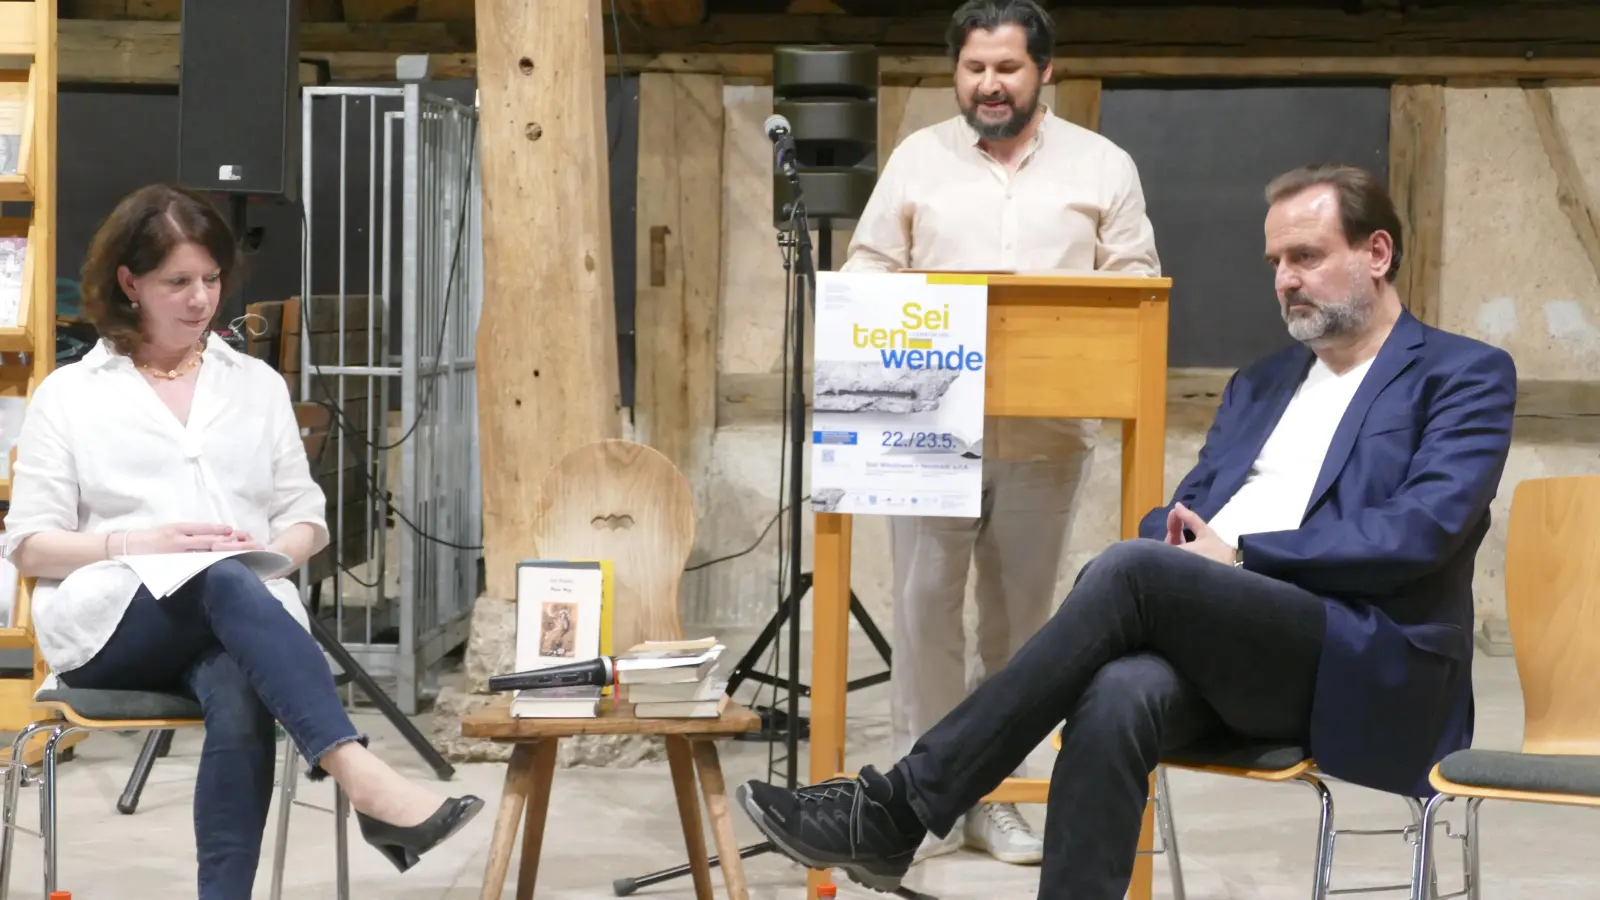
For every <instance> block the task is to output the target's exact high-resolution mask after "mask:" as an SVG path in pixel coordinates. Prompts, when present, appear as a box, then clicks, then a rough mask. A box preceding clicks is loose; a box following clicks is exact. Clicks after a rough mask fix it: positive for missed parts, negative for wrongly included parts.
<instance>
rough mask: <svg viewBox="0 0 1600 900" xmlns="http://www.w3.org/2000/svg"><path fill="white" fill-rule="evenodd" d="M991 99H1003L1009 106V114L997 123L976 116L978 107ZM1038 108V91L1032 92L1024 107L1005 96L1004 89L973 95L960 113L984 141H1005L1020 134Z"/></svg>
mask: <svg viewBox="0 0 1600 900" xmlns="http://www.w3.org/2000/svg"><path fill="white" fill-rule="evenodd" d="M991 100H1005V102H1006V104H1007V105H1008V106H1010V107H1011V115H1010V116H1009V117H1007V118H1006V119H1005V120H1004V121H1001V122H998V123H989V122H985V121H984V120H982V119H980V118H978V109H979V107H981V106H982V105H983V104H984V103H986V102H989V101H991ZM1038 109H1039V92H1038V91H1034V92H1033V96H1032V97H1030V98H1029V99H1028V105H1027V106H1026V107H1025V108H1024V107H1019V106H1017V103H1016V101H1015V100H1013V99H1012V98H1011V97H1009V96H1007V95H1006V93H1005V92H1004V91H999V92H997V93H994V94H988V95H985V96H982V97H979V96H974V97H973V98H972V103H971V105H969V106H967V107H966V108H964V109H963V110H961V113H962V115H964V116H965V117H966V119H967V124H968V125H971V126H972V128H973V130H974V131H976V132H978V136H979V137H981V138H983V139H984V140H986V141H1005V140H1010V139H1011V138H1014V137H1016V136H1017V135H1019V134H1021V133H1022V129H1024V128H1027V127H1028V123H1029V122H1031V121H1033V114H1034V113H1035V112H1036V111H1038Z"/></svg>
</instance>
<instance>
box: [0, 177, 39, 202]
mask: <svg viewBox="0 0 1600 900" xmlns="http://www.w3.org/2000/svg"><path fill="white" fill-rule="evenodd" d="M0 200H13V201H17V202H20V203H32V202H33V182H32V181H31V180H30V179H29V178H28V176H26V175H0Z"/></svg>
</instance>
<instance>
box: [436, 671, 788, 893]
mask: <svg viewBox="0 0 1600 900" xmlns="http://www.w3.org/2000/svg"><path fill="white" fill-rule="evenodd" d="M760 729H761V719H760V717H759V716H757V715H756V714H755V713H753V712H751V711H750V710H749V709H748V708H746V707H744V706H739V705H736V704H730V705H729V707H728V709H727V711H725V712H724V713H723V714H722V715H721V716H720V717H719V718H715V719H639V718H635V717H634V715H633V706H632V705H631V704H629V703H626V702H622V703H617V702H614V701H612V700H610V699H606V700H604V701H602V702H601V705H600V714H599V716H598V717H596V718H593V719H532V718H521V719H518V718H513V717H512V716H511V713H510V703H509V701H508V702H507V703H506V704H504V705H500V706H495V707H492V708H490V709H487V710H484V711H483V712H480V713H475V714H473V715H470V716H467V717H466V718H464V719H462V720H461V734H462V736H463V737H469V738H480V739H483V740H490V741H496V742H500V743H510V744H514V745H515V747H514V748H513V749H512V751H511V764H510V766H509V767H508V768H507V769H506V785H505V791H504V793H502V794H501V796H500V813H499V817H498V818H497V819H496V820H495V823H494V838H493V841H492V842H491V844H490V847H489V863H488V865H487V867H486V868H485V871H484V875H483V892H482V893H481V894H480V895H479V896H480V897H481V898H482V900H499V898H500V894H501V891H503V890H504V889H505V883H506V873H507V870H508V869H509V868H510V867H511V848H512V846H513V843H514V842H515V841H516V838H517V827H518V824H519V822H518V820H519V819H524V821H523V822H522V823H521V824H522V826H523V835H522V865H521V867H520V868H519V869H518V871H517V900H531V898H532V897H533V884H534V880H535V878H536V877H537V874H538V871H539V848H540V846H541V845H542V844H543V842H544V821H545V811H546V810H547V809H548V808H549V805H550V782H551V780H552V778H554V776H555V768H556V745H557V743H558V742H559V741H560V740H561V738H564V737H575V736H578V735H584V734H639V735H661V736H662V737H664V738H666V741H667V762H668V764H669V765H670V766H671V767H672V787H673V791H674V793H676V795H677V798H678V817H679V819H680V820H681V821H682V824H683V840H684V844H686V845H687V848H688V851H689V866H690V869H691V871H692V873H693V875H694V893H695V897H697V898H699V900H711V898H712V897H713V896H714V894H713V892H712V890H711V862H710V858H709V857H708V856H707V854H706V841H705V833H704V831H703V830H702V827H701V824H700V803H699V801H698V800H697V799H696V797H695V781H696V777H695V775H696V772H698V773H699V779H698V780H699V782H700V791H701V793H702V794H704V796H705V804H706V815H707V816H708V817H709V818H710V819H711V833H712V835H713V836H714V837H715V840H716V842H717V855H718V857H719V858H718V864H719V865H720V867H721V868H722V879H723V882H724V883H725V884H726V885H727V888H728V896H729V897H730V898H732V900H748V898H749V891H748V889H747V888H746V887H745V881H744V867H743V865H742V863H741V860H740V856H739V843H738V841H737V840H736V839H735V836H734V832H733V817H732V813H731V811H730V808H729V806H728V796H727V791H726V787H725V785H724V784H723V781H722V763H721V760H720V759H719V758H718V755H717V745H716V742H717V741H718V740H724V739H727V738H729V737H732V736H733V735H736V734H743V733H746V732H752V731H759V730H760ZM524 812H525V813H526V815H525V816H524Z"/></svg>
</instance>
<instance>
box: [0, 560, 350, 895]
mask: <svg viewBox="0 0 1600 900" xmlns="http://www.w3.org/2000/svg"><path fill="white" fill-rule="evenodd" d="M32 586H33V585H32V581H31V579H24V580H23V582H22V585H21V587H20V589H19V591H18V597H17V601H18V602H17V605H16V609H17V613H18V617H19V618H25V617H26V616H27V614H28V611H29V609H30V604H29V599H30V594H31V589H32ZM33 705H34V706H35V707H36V708H39V709H41V710H44V711H46V712H47V713H48V715H47V716H45V717H43V718H41V719H40V720H38V721H35V722H33V723H32V724H30V725H28V726H27V727H25V728H23V729H22V730H21V731H19V732H18V733H17V736H16V739H15V740H14V741H13V742H12V747H11V757H10V759H9V760H6V761H5V762H4V765H5V799H4V805H3V807H0V900H6V898H7V897H8V896H9V894H10V889H11V849H12V842H13V838H14V836H15V834H16V832H17V831H18V830H19V826H18V825H17V799H18V798H17V793H18V789H19V788H21V787H22V786H24V785H26V784H35V783H36V784H38V786H39V831H38V832H37V836H38V837H40V838H41V839H42V842H43V845H44V848H43V849H44V896H46V897H48V896H50V892H51V891H54V890H56V880H57V868H56V855H57V853H56V851H57V847H58V844H59V833H58V828H57V822H56V818H57V817H56V766H57V760H58V758H59V750H60V747H61V741H62V739H63V738H65V737H66V736H67V735H69V734H72V733H73V732H77V731H155V730H163V729H175V728H199V727H203V726H204V725H205V719H204V717H203V714H202V712H201V710H200V704H199V703H198V702H197V701H195V700H194V699H193V698H190V697H185V696H182V695H179V694H166V693H157V692H151V691H101V690H85V689H81V688H66V687H63V688H57V689H53V690H43V691H40V692H39V693H38V694H37V695H36V697H35V701H34V704H33ZM45 734H47V735H48V737H47V738H46V741H45V746H44V757H43V760H42V762H41V763H40V765H39V772H38V773H37V774H35V772H34V771H33V769H32V768H31V767H29V766H28V765H27V763H26V761H25V756H24V751H25V749H26V747H27V745H28V743H29V742H30V740H33V739H35V738H37V737H39V736H41V735H45ZM298 756H299V753H298V751H297V750H296V749H295V746H294V742H293V741H291V740H288V739H287V738H286V739H285V740H284V753H283V766H282V773H281V775H280V776H279V796H278V800H279V805H278V823H277V825H278V834H277V837H278V842H277V848H276V851H275V855H274V859H273V870H272V894H271V896H272V898H273V900H278V898H279V897H280V896H281V895H282V889H283V870H284V862H285V851H286V849H287V841H286V839H287V837H288V833H289V812H290V807H291V806H292V805H293V804H294V803H295V802H296V801H295V799H294V786H295V780H296V772H297V770H296V766H295V760H296V759H297V758H298ZM334 791H335V800H334V810H333V813H334V821H335V841H334V843H335V858H336V865H337V872H338V875H337V891H338V896H339V898H340V900H348V898H349V896H350V877H349V871H350V870H349V865H348V857H349V843H348V837H347V832H346V829H345V822H346V819H347V817H348V814H349V802H348V799H347V798H346V797H345V794H344V792H343V791H342V790H340V789H339V788H338V787H337V786H335V788H334ZM29 833H30V834H31V833H33V832H29Z"/></svg>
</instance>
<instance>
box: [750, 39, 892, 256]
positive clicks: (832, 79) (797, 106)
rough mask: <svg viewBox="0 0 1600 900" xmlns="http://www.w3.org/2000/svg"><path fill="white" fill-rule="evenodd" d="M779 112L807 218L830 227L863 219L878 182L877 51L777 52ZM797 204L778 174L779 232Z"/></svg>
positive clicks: (836, 48) (775, 216)
mask: <svg viewBox="0 0 1600 900" xmlns="http://www.w3.org/2000/svg"><path fill="white" fill-rule="evenodd" d="M772 111H773V113H775V114H777V115H780V116H783V117H784V118H785V119H788V120H789V130H790V133H791V134H792V135H793V136H794V147H795V157H796V163H797V168H798V169H799V181H800V192H801V194H802V195H803V196H804V197H805V207H806V216H807V218H808V219H809V220H810V221H811V222H812V224H813V225H822V226H824V227H826V226H827V225H829V224H830V222H831V221H832V220H835V219H846V220H854V219H857V218H860V216H861V211H862V210H863V209H865V208H866V206H867V200H868V199H869V198H871V196H872V188H873V186H874V185H876V184H877V181H878V173H877V148H878V51H877V48H875V47H870V46H869V47H854V46H849V47H845V46H832V45H821V46H797V47H777V48H774V49H773V51H772ZM793 199H794V191H793V189H792V188H791V187H790V185H789V180H788V179H787V178H785V177H784V175H783V173H782V172H779V171H774V173H773V177H772V216H773V223H774V224H775V225H776V226H778V227H780V228H782V227H784V226H785V225H786V224H787V223H788V220H789V212H788V206H789V204H790V203H791V202H792V201H793Z"/></svg>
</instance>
